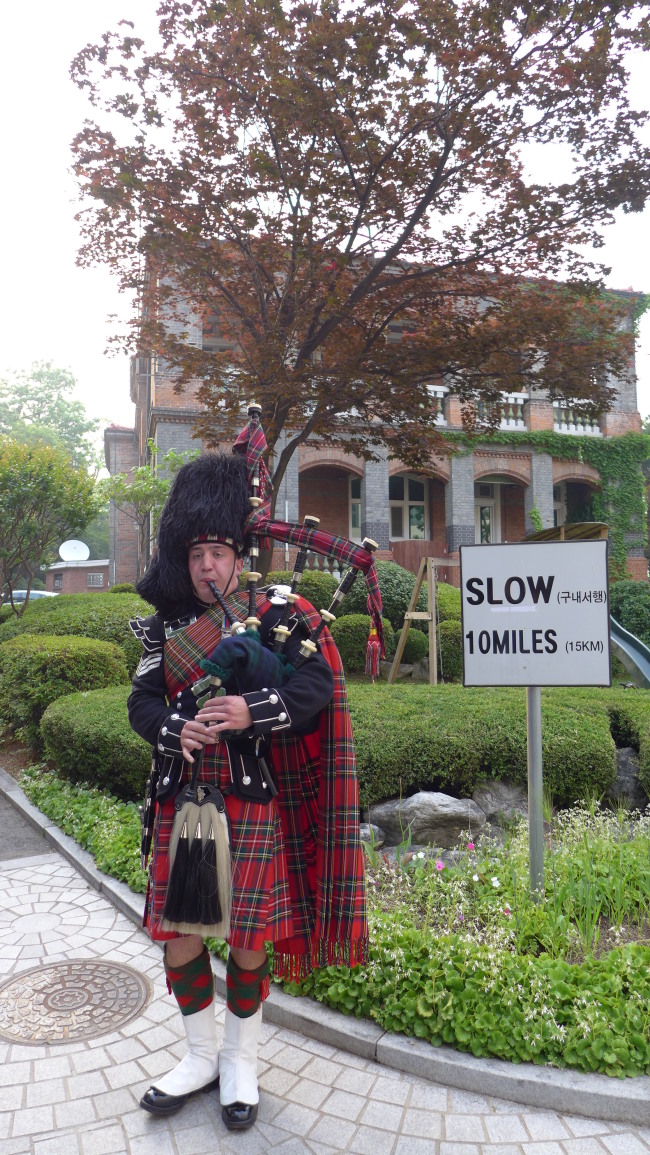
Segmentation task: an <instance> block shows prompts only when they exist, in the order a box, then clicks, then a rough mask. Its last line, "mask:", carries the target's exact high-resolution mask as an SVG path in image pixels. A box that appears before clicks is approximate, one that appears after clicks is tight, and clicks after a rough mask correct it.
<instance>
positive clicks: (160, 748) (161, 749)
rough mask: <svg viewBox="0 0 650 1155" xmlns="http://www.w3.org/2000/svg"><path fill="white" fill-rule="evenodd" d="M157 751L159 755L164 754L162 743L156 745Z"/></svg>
mask: <svg viewBox="0 0 650 1155" xmlns="http://www.w3.org/2000/svg"><path fill="white" fill-rule="evenodd" d="M158 749H159V750H160V753H161V754H164V753H165V747H164V746H163V744H162V742H159V743H158Z"/></svg>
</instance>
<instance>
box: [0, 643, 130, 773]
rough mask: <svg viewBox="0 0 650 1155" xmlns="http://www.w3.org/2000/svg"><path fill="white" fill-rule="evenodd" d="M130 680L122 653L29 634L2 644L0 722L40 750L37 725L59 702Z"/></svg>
mask: <svg viewBox="0 0 650 1155" xmlns="http://www.w3.org/2000/svg"><path fill="white" fill-rule="evenodd" d="M126 681H128V673H127V669H126V665H125V661H124V653H123V652H122V650H120V648H119V647H118V646H115V645H113V644H112V643H111V642H100V641H97V640H96V639H94V638H93V639H91V638H75V637H53V636H50V635H47V634H44V635H41V636H39V637H34V636H33V635H31V634H25V635H23V636H22V637H19V638H11V639H10V640H9V641H8V642H5V643H4V645H2V646H0V719H2V721H3V722H5V723H7V724H9V725H10V726H11V727H12V728H14V729H20V730H22V731H23V733H24V736H25V739H26V741H27V742H28V743H29V745H30V746H32V747H33V748H34V749H36V750H40V749H41V737H40V730H39V725H40V721H41V718H42V716H43V714H44V713H45V710H46V709H47V707H48V706H49V705H50V703H51V702H54V701H55V700H56V699H57V698H61V697H63V696H64V695H66V694H72V693H73V692H74V691H75V690H80V689H82V688H84V687H88V686H93V687H97V688H100V687H104V686H119V685H121V684H123V683H124V682H126Z"/></svg>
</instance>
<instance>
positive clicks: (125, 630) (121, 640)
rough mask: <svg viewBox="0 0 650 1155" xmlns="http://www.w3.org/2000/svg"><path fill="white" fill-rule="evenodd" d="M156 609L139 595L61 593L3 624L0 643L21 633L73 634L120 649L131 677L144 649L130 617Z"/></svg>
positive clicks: (149, 612) (141, 615)
mask: <svg viewBox="0 0 650 1155" xmlns="http://www.w3.org/2000/svg"><path fill="white" fill-rule="evenodd" d="M152 612H153V607H152V606H150V605H149V603H148V602H145V601H143V600H142V598H140V597H138V596H137V594H113V593H111V592H109V593H103V594H62V595H60V596H59V597H58V598H39V599H38V601H36V602H34V604H33V605H32V603H31V602H30V603H29V605H28V606H27V609H26V610H25V613H24V615H23V617H22V618H14V620H13V621H7V622H3V623H2V624H0V642H5V641H7V640H8V639H9V638H15V637H18V636H19V635H20V634H73V635H75V636H77V637H83V638H98V639H99V640H100V641H103V642H114V643H115V644H116V645H118V646H121V648H122V650H123V651H124V654H125V657H126V663H127V668H128V672H129V677H130V676H131V675H132V674H133V673H134V671H135V668H136V666H137V664H138V662H139V661H140V654H141V653H142V646H141V644H140V642H139V641H138V640H137V638H135V637H134V636H133V634H132V633H131V630H130V629H129V618H137V617H147V616H148V615H149V614H151V613H152Z"/></svg>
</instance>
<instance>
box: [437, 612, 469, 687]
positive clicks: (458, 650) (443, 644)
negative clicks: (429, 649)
mask: <svg viewBox="0 0 650 1155" xmlns="http://www.w3.org/2000/svg"><path fill="white" fill-rule="evenodd" d="M437 641H438V677H439V678H440V679H441V681H444V682H462V680H463V627H462V625H461V623H460V621H458V619H456V618H449V619H448V620H446V621H442V622H440V625H439V626H438V637H437Z"/></svg>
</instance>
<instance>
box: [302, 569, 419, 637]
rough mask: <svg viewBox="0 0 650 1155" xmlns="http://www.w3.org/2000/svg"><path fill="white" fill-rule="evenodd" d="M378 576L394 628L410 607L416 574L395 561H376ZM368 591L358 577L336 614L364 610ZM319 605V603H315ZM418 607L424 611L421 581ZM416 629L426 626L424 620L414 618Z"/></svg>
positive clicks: (383, 602) (389, 619)
mask: <svg viewBox="0 0 650 1155" xmlns="http://www.w3.org/2000/svg"><path fill="white" fill-rule="evenodd" d="M376 564H377V577H378V578H379V589H380V592H381V600H382V604H383V607H384V618H385V619H386V620H387V621H389V622H390V623H391V625H392V627H393V629H394V630H401V628H402V626H403V625H404V614H405V613H406V611H407V609H408V607H409V601H410V600H411V594H412V593H413V587H414V585H415V574H414V573H411V571H410V570H407V569H403V568H402V566H401V565H397V563H396V562H394V561H378V562H377V563H376ZM367 596H368V591H367V588H366V583H365V581H364V579H363V577H362V576H361V575H359V577H358V578H357V580H356V581H355V583H354V585H353V586H352V589H351V590H350V592H349V594H347V596H346V597H345V598H344V600H343V602H342V604H341V607H340V609H339V611H338V612H339V615H340V616H343V615H344V614H365V613H366V611H367V606H366V599H367ZM318 608H319V609H320V606H319V607H318ZM416 609H417V610H418V611H422V612H424V613H426V610H427V593H426V589H425V587H424V585H423V587H422V589H421V591H420V596H419V598H418V602H417V607H416ZM413 626H414V627H415V628H416V629H421V630H425V631H426V629H427V623H426V622H414V623H413Z"/></svg>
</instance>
